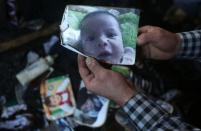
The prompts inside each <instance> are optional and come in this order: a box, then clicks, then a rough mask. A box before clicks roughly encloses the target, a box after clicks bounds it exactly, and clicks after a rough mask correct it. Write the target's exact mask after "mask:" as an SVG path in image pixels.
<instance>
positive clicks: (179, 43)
mask: <svg viewBox="0 0 201 131" xmlns="http://www.w3.org/2000/svg"><path fill="white" fill-rule="evenodd" d="M181 48H182V36H181V35H180V34H179V33H176V51H175V56H177V55H178V54H180V52H181V50H182V49H181Z"/></svg>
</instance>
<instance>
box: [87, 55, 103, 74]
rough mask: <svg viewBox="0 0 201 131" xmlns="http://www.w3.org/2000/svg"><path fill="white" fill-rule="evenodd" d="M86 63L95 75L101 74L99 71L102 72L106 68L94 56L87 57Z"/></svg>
mask: <svg viewBox="0 0 201 131" xmlns="http://www.w3.org/2000/svg"><path fill="white" fill-rule="evenodd" d="M86 65H87V67H88V69H89V70H90V71H91V72H92V73H93V74H94V75H96V74H99V72H102V71H103V69H104V68H103V67H102V66H101V65H100V64H99V63H98V62H97V61H96V60H95V59H94V58H91V57H87V59H86Z"/></svg>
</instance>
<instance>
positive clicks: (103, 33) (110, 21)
mask: <svg viewBox="0 0 201 131" xmlns="http://www.w3.org/2000/svg"><path fill="white" fill-rule="evenodd" d="M81 43H82V48H83V52H84V53H85V54H86V55H89V56H92V57H95V58H97V59H99V60H103V61H105V62H109V63H113V64H118V63H120V60H121V58H122V56H123V41H122V34H121V31H120V27H119V24H118V22H117V20H116V19H115V18H113V17H112V16H110V15H107V14H100V15H96V16H93V17H91V18H87V19H86V20H85V21H84V22H83V23H82V29H81Z"/></svg>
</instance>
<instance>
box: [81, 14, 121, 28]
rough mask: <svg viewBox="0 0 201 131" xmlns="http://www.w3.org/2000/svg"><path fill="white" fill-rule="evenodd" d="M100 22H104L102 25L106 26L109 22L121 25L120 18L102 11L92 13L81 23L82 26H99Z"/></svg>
mask: <svg viewBox="0 0 201 131" xmlns="http://www.w3.org/2000/svg"><path fill="white" fill-rule="evenodd" d="M99 24H102V26H106V25H108V24H111V25H113V26H119V23H118V20H117V19H116V18H115V17H114V16H112V15H110V14H107V13H100V14H94V15H93V14H92V15H90V16H88V17H87V18H85V19H84V20H83V21H82V23H81V28H82V27H83V26H87V27H88V26H89V27H91V26H98V25H99Z"/></svg>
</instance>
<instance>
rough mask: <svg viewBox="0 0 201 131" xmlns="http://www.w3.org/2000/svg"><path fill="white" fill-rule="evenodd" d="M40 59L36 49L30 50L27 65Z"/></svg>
mask: <svg viewBox="0 0 201 131" xmlns="http://www.w3.org/2000/svg"><path fill="white" fill-rule="evenodd" d="M38 59H39V55H38V54H37V53H36V52H34V51H29V52H28V54H27V65H30V64H32V63H34V62H35V61H37V60H38Z"/></svg>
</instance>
